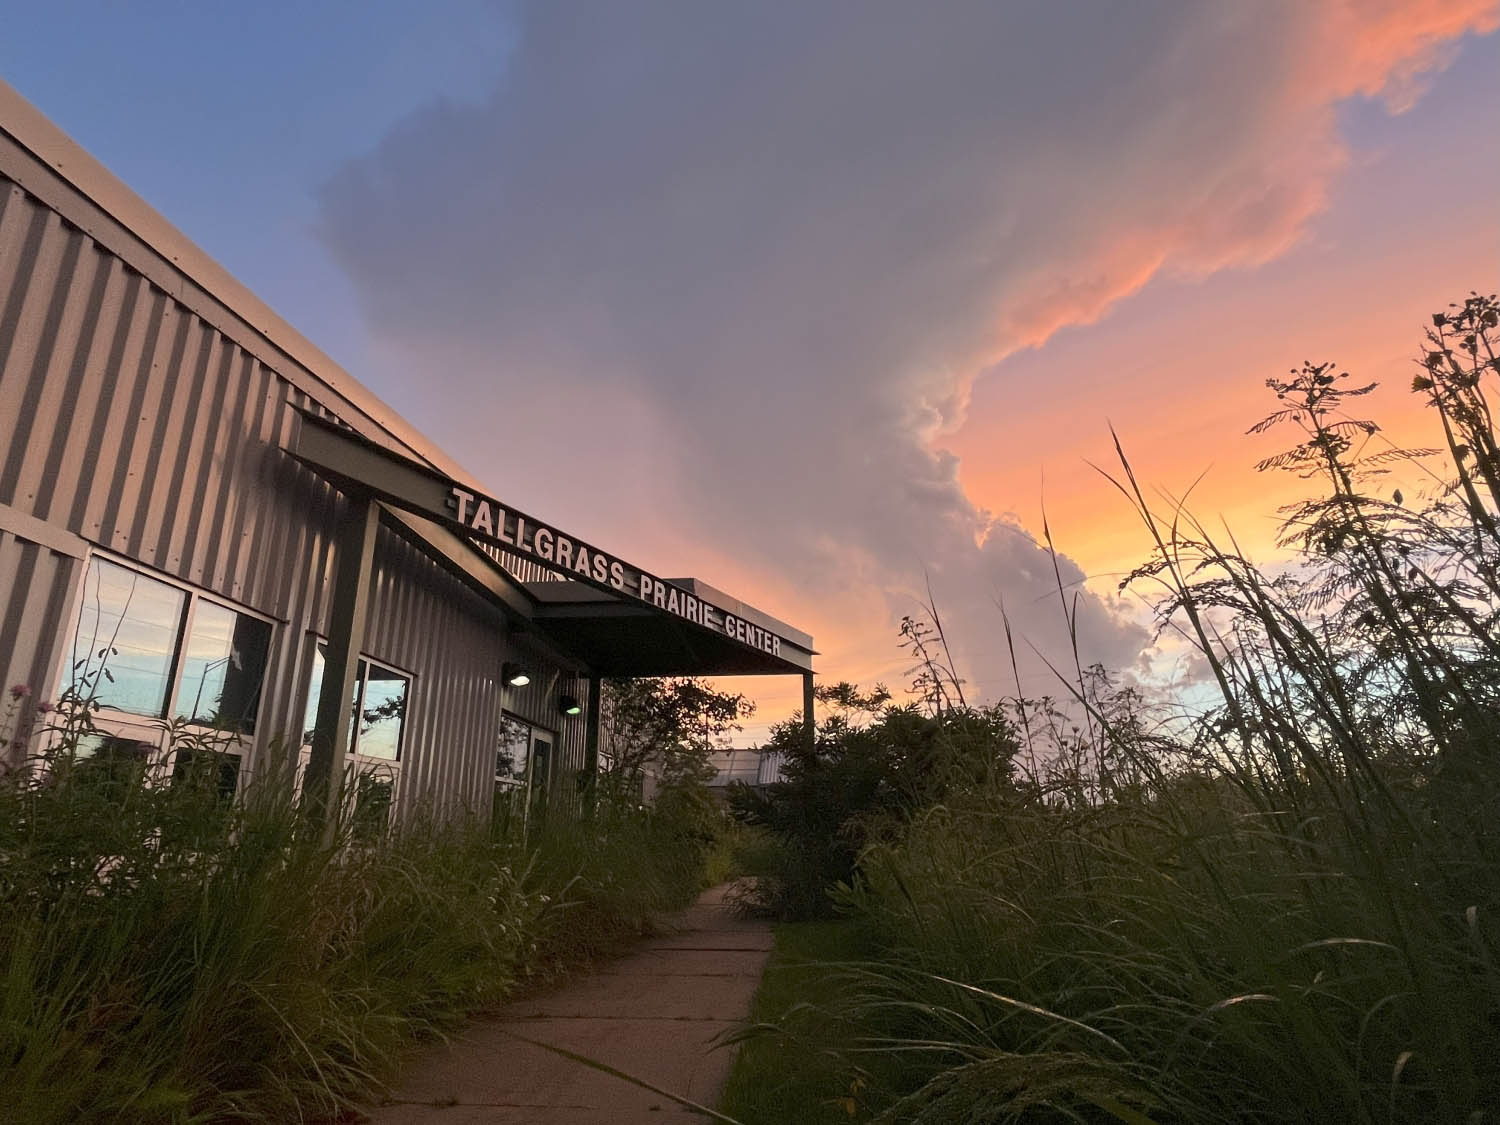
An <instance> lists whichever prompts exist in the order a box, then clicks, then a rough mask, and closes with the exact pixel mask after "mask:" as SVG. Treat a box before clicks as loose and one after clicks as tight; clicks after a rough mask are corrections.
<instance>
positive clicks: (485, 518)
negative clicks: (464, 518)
mask: <svg viewBox="0 0 1500 1125" xmlns="http://www.w3.org/2000/svg"><path fill="white" fill-rule="evenodd" d="M469 526H470V527H472V528H473V529H474V530H475V531H482V532H484V534H486V535H494V534H495V525H494V524H493V523H492V522H490V502H489V501H488V500H481V501H480V502H479V503H478V505H477V506H476V507H475V508H474V521H473V522H472V523H470V524H469Z"/></svg>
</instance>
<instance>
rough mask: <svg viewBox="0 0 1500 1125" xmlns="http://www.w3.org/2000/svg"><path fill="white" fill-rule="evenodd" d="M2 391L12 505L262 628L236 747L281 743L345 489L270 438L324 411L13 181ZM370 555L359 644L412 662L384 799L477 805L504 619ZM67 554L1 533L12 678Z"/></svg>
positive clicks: (321, 601)
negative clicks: (394, 790)
mask: <svg viewBox="0 0 1500 1125" xmlns="http://www.w3.org/2000/svg"><path fill="white" fill-rule="evenodd" d="M0 186H3V185H0ZM0 403H4V404H9V405H8V406H6V405H0V410H4V411H6V413H3V414H0V417H16V418H18V419H19V422H18V425H17V427H16V431H15V433H14V434H13V435H11V436H10V439H9V444H8V445H7V446H6V450H5V451H4V452H3V453H0V455H3V456H5V457H6V462H5V466H4V468H3V469H0V472H3V475H4V482H5V483H6V485H7V487H10V488H11V490H12V491H14V487H15V485H17V484H20V485H21V490H22V492H24V493H25V494H26V495H25V498H24V499H23V501H22V502H21V503H18V504H17V505H16V506H17V507H18V508H20V509H22V510H23V511H28V512H31V511H32V510H33V509H34V510H35V514H37V515H38V516H39V517H40V518H43V519H46V520H48V521H49V522H51V523H54V524H57V525H60V526H63V527H65V528H66V529H67V530H69V531H71V532H73V533H75V534H77V535H80V536H82V537H84V538H85V539H87V540H90V541H92V542H95V543H99V544H102V545H104V546H107V547H111V548H113V549H115V550H118V551H120V552H121V553H123V554H125V555H127V556H128V557H131V558H134V559H136V560H138V561H140V562H142V563H144V564H145V565H147V566H150V567H154V568H156V569H158V570H161V571H163V572H165V573H167V574H170V575H172V576H174V577H177V578H179V579H181V580H184V581H186V582H189V583H191V584H193V585H194V586H197V587H200V588H203V589H205V590H208V591H210V592H212V593H216V594H219V595H221V596H225V597H229V598H232V599H235V600H237V601H239V602H242V603H243V604H245V605H247V606H249V607H250V608H252V609H254V610H257V611H259V612H261V613H264V614H267V615H269V616H271V617H273V618H274V619H276V620H277V621H278V623H279V624H278V626H277V628H276V632H275V635H274V638H273V642H272V649H271V653H270V655H269V660H268V666H267V678H266V687H265V697H264V700H263V703H262V710H261V723H260V727H259V734H258V737H257V746H256V749H255V756H256V757H255V760H256V761H257V762H261V763H263V762H265V761H267V760H268V758H269V755H268V753H267V750H268V748H269V746H270V745H271V744H272V743H273V742H276V741H282V742H290V743H293V744H295V743H296V742H297V741H300V735H301V726H302V715H301V709H302V704H303V701H304V690H305V684H304V682H303V681H304V680H305V678H306V675H307V668H306V658H305V657H306V652H307V646H306V645H305V643H304V641H305V637H306V635H307V633H308V631H309V630H315V631H322V630H323V627H324V620H325V617H326V614H327V611H328V600H329V594H330V589H329V586H330V578H331V575H332V573H333V570H332V567H333V563H334V558H333V553H334V550H335V545H334V536H333V533H332V531H333V527H334V518H335V516H336V515H337V512H338V507H339V505H340V504H341V503H342V500H341V498H340V497H339V496H338V494H337V493H336V491H335V490H334V489H333V488H332V487H331V486H330V485H328V484H327V483H326V482H325V481H322V480H320V479H319V478H317V477H316V476H315V475H314V474H312V473H311V472H310V471H309V470H307V469H305V468H303V467H302V466H300V465H298V464H296V463H295V462H293V461H292V460H291V459H290V458H289V457H288V456H287V454H286V453H285V452H284V450H285V447H286V444H287V441H288V440H289V439H290V437H291V436H292V435H293V434H294V432H295V430H296V427H297V426H298V425H299V419H298V418H297V416H296V414H295V413H294V412H293V410H292V409H291V408H292V406H294V405H295V406H301V407H304V408H311V409H316V410H318V411H319V412H320V413H322V414H324V415H325V416H329V412H328V410H327V408H326V407H325V406H324V405H322V404H320V403H316V402H314V401H313V400H311V399H309V398H308V397H307V395H306V394H304V393H303V392H302V391H299V390H297V389H295V388H294V387H293V386H292V384H291V383H290V382H288V381H287V379H286V378H284V377H283V376H282V375H281V374H280V373H278V372H277V371H275V370H274V369H272V368H271V367H269V366H267V365H266V364H265V363H263V362H262V358H261V357H259V356H256V355H253V354H251V353H250V352H248V351H245V350H244V349H243V348H242V347H241V345H240V344H239V343H236V342H234V341H232V340H231V339H230V338H228V337H226V336H224V335H222V334H221V333H220V331H219V330H218V329H217V328H215V327H213V326H211V325H209V324H207V323H206V322H204V321H203V320H201V319H200V318H199V315H198V314H197V313H196V312H194V311H193V310H191V309H189V308H186V307H184V306H182V305H179V304H178V302H177V301H176V300H175V299H174V298H172V297H171V296H169V295H168V294H167V293H165V292H163V291H162V290H161V289H160V288H157V287H156V286H154V285H153V284H151V283H150V282H148V281H147V280H146V279H145V278H144V277H142V276H141V275H140V274H139V273H137V272H135V271H134V270H133V269H131V268H129V267H127V266H125V265H124V264H123V263H122V262H121V260H120V259H119V258H117V257H116V256H115V255H114V254H112V253H110V252H108V251H105V250H104V249H103V248H101V247H100V246H98V245H97V244H95V243H94V242H93V241H92V240H91V239H90V238H89V237H87V236H86V235H84V234H83V233H82V232H80V231H79V230H77V229H76V228H74V227H73V226H71V225H69V224H67V223H64V222H62V221H61V220H60V219H59V218H58V216H57V215H56V214H55V213H54V212H52V211H51V210H49V209H48V208H45V207H43V206H41V205H39V204H38V203H37V202H36V201H35V200H34V199H32V198H30V197H29V196H27V195H25V194H23V193H21V192H20V191H17V190H11V191H7V192H4V193H3V194H0ZM23 407H24V409H23ZM366 428H368V424H366ZM387 440H389V437H388V435H387ZM17 451H19V452H17ZM22 482H24V483H22ZM380 559H381V562H380V567H379V570H378V572H377V581H378V589H377V591H376V597H375V599H374V602H373V605H374V606H375V607H377V608H376V610H375V612H377V614H378V616H377V619H376V620H375V621H374V622H372V629H371V637H372V640H371V642H370V644H369V646H368V651H369V652H370V653H371V655H373V656H375V657H376V658H377V659H381V660H384V661H386V662H389V663H391V664H393V665H395V666H396V667H398V668H402V669H404V670H406V671H409V672H411V673H412V674H413V675H414V683H413V688H412V696H411V702H410V705H409V713H408V716H407V723H408V728H407V740H408V741H407V747H408V749H407V752H406V755H405V757H406V761H405V762H404V763H403V792H402V793H401V794H399V795H398V799H399V801H400V802H401V804H402V806H403V807H407V808H410V807H413V806H414V804H415V803H417V802H419V801H421V800H425V799H430V800H432V801H433V802H435V803H436V804H438V805H440V806H442V807H443V808H445V809H449V810H451V809H455V808H459V807H463V808H468V809H471V810H473V811H476V812H479V813H481V814H483V813H487V811H488V806H489V787H490V784H491V764H492V758H491V755H492V754H493V747H494V739H495V735H496V730H497V724H498V719H499V713H500V707H501V694H502V692H501V687H500V684H499V681H498V675H499V668H500V664H501V661H502V660H503V659H504V657H505V649H506V639H505V625H504V621H503V618H502V617H501V615H500V614H499V613H498V611H496V610H495V609H494V608H493V607H491V606H489V605H488V604H487V603H486V602H484V601H483V600H482V599H480V598H479V597H478V596H477V595H476V594H474V593H473V591H472V590H470V589H469V588H468V587H467V586H465V585H464V584H463V583H461V582H459V581H458V580H457V579H456V578H454V577H453V576H452V575H450V574H449V573H448V572H447V571H446V570H444V569H443V568H442V567H440V566H439V565H438V564H437V563H436V562H434V561H433V560H432V559H430V558H428V557H426V556H425V555H424V554H422V552H421V551H420V550H418V549H417V548H416V547H414V546H413V545H412V544H410V543H409V542H407V541H406V540H404V539H402V538H400V537H399V536H396V535H394V534H392V533H390V532H384V533H383V534H382V538H381V551H380ZM506 561H507V563H508V564H510V565H512V566H513V567H514V568H515V570H516V572H517V573H520V574H522V575H524V576H525V577H526V579H528V580H533V579H536V578H542V577H545V576H547V575H548V573H549V572H548V571H546V569H545V568H543V567H540V566H537V565H535V564H534V563H531V562H529V561H527V560H523V559H520V558H518V557H515V556H508V557H507V560H506ZM80 566H81V564H80V563H79V562H78V561H77V560H73V559H70V558H68V557H66V556H60V555H56V554H55V553H53V552H51V551H49V550H45V549H42V548H38V547H37V546H36V545H34V544H25V543H23V542H20V541H18V540H16V539H15V538H14V537H13V536H6V537H0V612H3V614H4V618H3V620H4V623H5V632H4V634H3V635H0V667H3V668H4V669H6V670H7V673H8V675H10V676H12V677H14V679H15V680H29V679H31V678H33V677H34V675H36V674H37V672H36V669H38V668H40V669H42V671H43V672H44V673H46V674H48V675H50V674H51V668H52V666H53V664H52V662H53V655H52V654H53V653H54V652H55V651H56V646H57V645H59V644H61V643H62V639H63V631H64V630H66V629H67V628H68V625H67V623H65V622H62V621H61V616H62V615H63V614H65V613H66V608H67V606H68V605H69V604H70V602H69V598H70V596H71V594H70V592H71V591H72V590H73V588H74V586H75V585H76V576H77V574H78V573H79V568H80ZM18 670H24V673H23V672H22V671H18ZM549 672H550V670H547V669H538V674H539V679H542V678H544V677H546V676H547V675H548V674H549ZM48 686H49V688H50V687H51V686H52V685H48ZM554 695H555V692H547V691H545V690H544V684H542V683H538V684H537V685H536V686H535V687H533V688H532V689H531V697H532V698H531V699H530V702H529V704H528V705H527V706H526V707H525V708H524V710H525V712H526V713H528V714H529V716H531V717H533V719H534V721H537V722H538V723H539V725H545V726H548V727H553V728H562V729H560V730H559V740H558V741H559V753H560V754H561V753H562V748H563V747H564V746H568V747H571V742H572V739H571V735H570V733H569V732H567V731H566V727H565V725H564V724H559V722H558V719H557V716H556V713H555V709H554V708H552V707H551V706H550V700H551V698H552V697H553V696H554ZM568 754H569V756H571V749H569V751H568ZM406 779H409V785H408V784H407V780H406Z"/></svg>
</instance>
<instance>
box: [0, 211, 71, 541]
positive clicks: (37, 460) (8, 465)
mask: <svg viewBox="0 0 1500 1125" xmlns="http://www.w3.org/2000/svg"><path fill="white" fill-rule="evenodd" d="M66 234H67V232H66V231H64V232H63V235H64V237H62V238H60V239H59V241H60V242H61V243H62V246H61V258H62V262H61V265H60V266H59V269H58V285H57V288H56V289H55V290H54V292H53V293H52V296H51V300H50V302H49V306H50V307H49V308H48V311H47V315H46V318H45V321H44V325H43V329H42V333H41V336H40V338H39V339H38V340H37V341H36V345H35V348H34V350H33V354H32V359H31V370H30V371H29V372H26V373H25V374H21V372H20V371H19V370H18V371H17V374H18V375H21V379H20V383H19V384H17V386H18V387H19V388H20V389H21V390H22V394H21V403H20V408H19V410H18V411H17V412H16V413H15V414H14V415H12V417H14V418H15V419H16V423H17V432H16V433H15V434H14V436H13V437H12V438H11V441H10V443H9V448H8V449H7V450H6V452H5V455H4V464H3V466H0V498H3V500H4V502H7V503H10V504H12V505H14V506H15V507H17V508H19V509H21V510H22V511H23V512H27V513H30V514H35V512H36V510H37V487H38V482H39V480H40V478H41V466H42V464H43V463H44V462H45V460H46V459H45V457H44V456H41V455H39V454H40V451H41V449H43V448H46V447H47V446H49V445H50V444H51V443H52V442H53V440H54V439H55V435H56V433H57V429H58V425H57V416H58V412H59V410H60V409H61V408H62V406H63V390H64V387H65V385H66V381H67V379H66V374H65V372H66V370H67V369H68V368H69V367H70V366H71V362H70V361H71V359H72V356H73V351H74V349H75V348H76V347H77V346H78V343H79V337H80V335H81V333H82V330H83V325H84V319H85V306H86V305H87V304H88V298H89V295H90V290H91V289H92V285H91V284H88V283H87V282H91V281H92V271H91V270H89V269H88V266H89V265H91V264H92V263H91V262H90V261H89V260H87V259H83V260H82V262H83V269H84V271H85V272H86V273H87V274H88V277H87V278H80V279H78V280H79V282H83V283H75V280H74V279H75V275H76V274H77V273H78V271H79V268H80V260H81V257H82V252H83V245H82V244H83V238H82V236H81V235H76V236H75V237H72V238H67V237H66ZM17 360H18V362H17V367H18V368H19V366H20V364H19V357H17ZM3 417H6V413H5V407H4V406H3V405H0V418H3ZM28 463H29V464H30V466H32V467H31V468H30V469H29V471H28V469H27V465H28Z"/></svg>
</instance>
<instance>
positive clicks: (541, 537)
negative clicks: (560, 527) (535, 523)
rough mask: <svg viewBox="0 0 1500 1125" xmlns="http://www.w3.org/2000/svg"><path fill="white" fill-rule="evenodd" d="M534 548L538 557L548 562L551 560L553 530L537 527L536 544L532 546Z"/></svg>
mask: <svg viewBox="0 0 1500 1125" xmlns="http://www.w3.org/2000/svg"><path fill="white" fill-rule="evenodd" d="M532 550H534V551H535V552H536V555H537V557H538V558H542V559H546V560H547V561H548V562H551V561H552V532H551V531H549V530H548V529H547V528H545V527H539V528H537V529H536V538H535V540H534V546H533V547H532Z"/></svg>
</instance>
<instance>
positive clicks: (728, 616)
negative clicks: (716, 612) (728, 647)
mask: <svg viewBox="0 0 1500 1125" xmlns="http://www.w3.org/2000/svg"><path fill="white" fill-rule="evenodd" d="M724 632H726V633H728V634H729V635H730V636H731V637H732V636H734V614H732V613H725V614H724Z"/></svg>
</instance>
